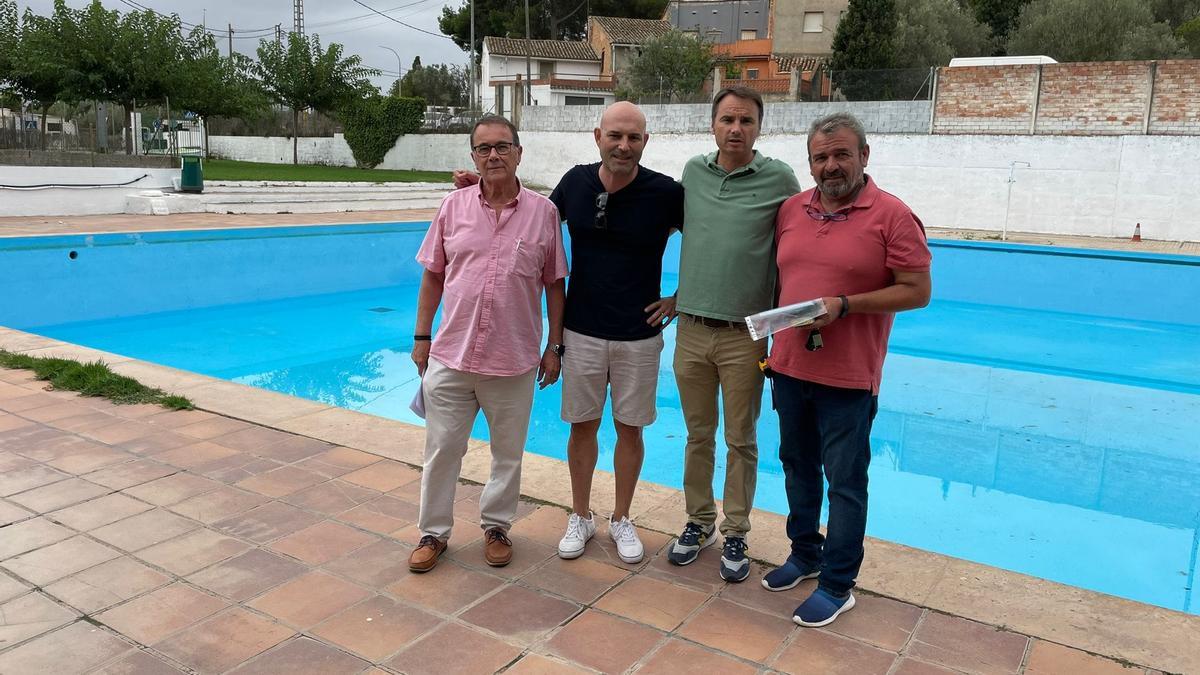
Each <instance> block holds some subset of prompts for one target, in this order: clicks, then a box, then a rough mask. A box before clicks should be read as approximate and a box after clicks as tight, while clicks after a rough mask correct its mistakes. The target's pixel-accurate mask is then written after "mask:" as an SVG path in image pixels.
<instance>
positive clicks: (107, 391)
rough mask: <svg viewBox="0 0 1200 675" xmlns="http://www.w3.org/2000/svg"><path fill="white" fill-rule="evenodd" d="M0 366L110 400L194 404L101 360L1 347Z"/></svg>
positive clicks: (173, 405)
mask: <svg viewBox="0 0 1200 675" xmlns="http://www.w3.org/2000/svg"><path fill="white" fill-rule="evenodd" d="M0 368H12V369H20V370H32V371H33V373H34V375H36V376H37V378H38V379H39V380H46V381H48V382H49V383H50V384H51V385H52V386H53V387H54V388H55V389H61V390H65V391H77V392H79V393H80V394H82V395H84V396H99V397H101V398H106V399H108V400H110V401H112V402H113V403H122V404H128V403H157V404H159V405H161V406H163V407H164V408H170V409H171V410H192V409H194V408H195V407H196V406H194V405H192V402H191V401H189V400H188V399H186V398H184V397H183V396H177V395H172V394H167V393H166V392H164V391H163V390H161V389H155V388H152V387H147V386H146V385H144V384H142V383H140V382H138V381H137V380H134V379H132V378H129V377H125V376H124V375H118V374H116V373H114V372H113V371H112V370H111V369H109V367H108V366H106V365H104V363H102V362H100V361H95V362H92V363H80V362H78V361H72V360H71V359H56V358H46V357H41V356H28V355H26V354H14V353H12V352H10V351H7V350H4V349H0Z"/></svg>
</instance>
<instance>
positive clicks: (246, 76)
mask: <svg viewBox="0 0 1200 675" xmlns="http://www.w3.org/2000/svg"><path fill="white" fill-rule="evenodd" d="M186 52H187V53H186V56H185V57H184V60H183V63H182V68H181V70H180V75H181V79H182V81H183V82H184V83H185V84H184V86H182V87H180V90H179V94H178V96H177V98H176V101H175V104H176V105H178V106H179V107H180V109H181V110H187V111H190V112H193V113H196V116H197V117H199V118H200V119H202V120H203V121H204V152H205V154H207V153H208V123H209V121H210V120H211V119H212V118H213V117H218V116H219V117H243V116H252V115H256V114H258V113H261V112H263V111H265V110H266V109H267V108H268V107H269V106H270V101H269V99H267V96H266V94H265V93H263V90H262V88H261V87H260V86H259V84H258V81H257V80H255V79H254V77H253V69H254V64H253V62H252V61H251V60H250V59H248V58H246V57H245V56H243V55H242V54H238V53H236V52H235V53H234V54H233V55H232V56H231V57H230V56H221V53H220V50H219V49H218V48H217V43H216V39H215V38H214V37H213V36H212V34H211V33H209V32H208V31H206V30H204V29H202V28H199V27H197V28H195V29H193V30H192V32H191V34H189V35H188V38H187V50H186Z"/></svg>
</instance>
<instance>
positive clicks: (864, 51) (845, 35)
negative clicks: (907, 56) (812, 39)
mask: <svg viewBox="0 0 1200 675" xmlns="http://www.w3.org/2000/svg"><path fill="white" fill-rule="evenodd" d="M896 19H897V15H896V2H895V0H850V6H849V8H848V9H847V10H846V16H845V17H844V18H843V19H842V20H841V21H840V22H839V23H838V27H837V32H836V33H834V36H833V55H832V56H831V57H830V59H829V67H830V68H831V69H833V70H880V69H885V68H895V67H896V51H895V47H894V46H893V45H894V39H895V34H896Z"/></svg>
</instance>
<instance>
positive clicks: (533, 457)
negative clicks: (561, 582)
mask: <svg viewBox="0 0 1200 675" xmlns="http://www.w3.org/2000/svg"><path fill="white" fill-rule="evenodd" d="M0 348H4V349H8V350H9V351H13V352H22V353H28V354H30V355H36V356H49V355H54V356H62V357H66V358H74V359H80V360H89V361H94V360H102V361H104V362H105V363H107V364H108V365H109V366H110V367H111V368H112V370H113V371H114V372H117V373H119V374H123V375H127V376H130V377H134V378H136V379H138V380H139V381H141V382H142V383H144V384H147V385H149V386H154V387H160V388H163V389H166V390H168V391H169V393H172V394H180V395H183V396H187V397H188V398H191V399H192V400H193V402H194V403H195V404H196V406H197V408H199V409H201V410H205V411H208V412H212V413H215V414H219V415H224V416H226V417H231V418H234V419H239V420H243V421H246V422H250V423H253V424H256V425H259V426H264V427H268V428H272V429H278V430H281V431H286V432H289V433H294V434H299V435H303V436H307V437H310V438H316V439H318V440H322V441H326V442H329V443H334V444H336V445H340V446H344V447H350V448H354V449H357V450H362V451H364V452H368V453H371V454H374V455H378V456H381V457H385V458H388V459H393V460H396V461H400V462H404V463H406V464H409V465H411V466H414V467H417V468H419V467H420V466H421V464H422V457H421V456H422V454H423V447H424V435H425V430H424V428H423V427H419V426H416V425H413V424H409V423H406V422H400V421H397V420H391V419H387V418H384V417H378V416H375V415H371V414H368V413H362V412H357V411H353V410H349V409H345V408H338V407H335V406H330V405H326V404H322V403H318V402H316V401H310V400H307V399H302V398H298V397H295V396H291V395H287V394H280V393H277V392H272V391H268V390H265V389H258V388H256V387H251V386H248V385H243V384H238V383H235V382H231V381H228V380H221V379H219V378H214V377H209V376H206V375H200V374H198V373H193V372H190V371H184V370H179V369H175V368H171V367H168V366H162V365H159V364H155V363H151V362H148V361H141V360H139V359H133V358H129V357H126V356H123V355H120V354H113V353H110V352H104V351H100V350H96V349H92V348H89V347H84V346H82V345H77V344H73V343H69V342H63V341H60V340H56V339H53V338H48V337H44V336H41V335H37V334H34V333H28V332H25V331H20V330H17V329H13V328H7V327H5V326H3V325H0ZM487 448H488V444H487V443H486V442H484V441H478V440H472V441H471V443H470V448H469V450H468V452H467V455H466V456H465V457H464V459H463V468H462V474H461V477H462V478H465V479H467V480H472V481H475V482H479V483H483V482H486V481H487V478H488V473H489V470H490V453H488V452H487ZM565 464H566V463H565V462H564V461H562V460H559V459H554V458H550V457H544V456H542V455H537V454H533V453H526V455H525V458H524V462H523V477H522V481H521V494H522V496H524V497H528V498H531V499H534V500H537V501H540V502H544V503H546V504H549V505H552V506H556V507H559V508H563V509H564V510H565V509H568V508H569V506H568V505H569V504H570V502H571V498H570V484H569V481H565V480H563V477H564V476H565V475H566V468H565ZM598 473H599V475H601V476H603V478H601V479H600V480H596V481H595V482H594V484H593V495H592V500H593V503H594V505H595V506H596V509H597V511H598V512H604V511H611V509H612V505H613V501H614V498H615V491H614V488H613V481H612V474H611V473H609V472H607V471H603V470H598ZM631 516H632V517H633V519H634V520H636V521H637V523H638V526H639V527H642V528H646V529H650V530H655V531H658V532H661V533H664V534H668V535H670V534H674V532H675V531H676V530H677V529H678V527H679V526H680V524H681V523H682V522H683V518H684V508H683V492H682V491H681V490H677V489H675V488H670V487H667V486H664V485H659V484H657V483H650V482H641V483H639V485H638V492H637V496H636V497H635V500H634V508H633V509H632V513H631ZM752 520H753V522H754V523H756V530H755V531H756V532H768V533H780V532H782V531H783V530H784V524H785V516H783V515H780V514H775V513H771V512H767V511H763V510H761V509H757V508H756V509H754V511H753V516H752ZM750 542H751V544H752V546H751V551H752V554H753V557H754V558H756V559H758V560H762V561H764V562H766V563H769V564H773V565H778V564H781V563H782V562H783V561H784V560H785V559H786V558H787V555H788V553H789V546H788V544H787V543H786V538H785V537H783V536H781V535H778V534H775V535H770V534H768V535H766V536H763V535H758V534H752V535H751V537H750ZM866 548H867V556H866V561H865V562H864V565H863V569H862V573H861V574H860V582H861V584H862V586H861V587H860V588H861V590H862V591H864V592H866V593H870V594H874V595H880V596H884V597H888V598H892V599H895V600H899V601H902V602H905V603H909V604H912V605H916V606H919V607H925V608H928V609H930V610H933V611H936V612H941V613H945V614H949V615H953V616H958V617H962V618H965V619H969V620H972V621H977V622H980V623H984V624H988V625H991V626H994V627H996V628H997V629H1000V630H1009V631H1014V632H1018V633H1022V634H1025V635H1029V636H1032V637H1036V638H1040V639H1042V640H1047V641H1050V642H1055V643H1058V644H1062V645H1065V646H1068V647H1072V648H1075V649H1080V650H1083V651H1086V652H1090V653H1093V654H1097V655H1100V656H1105V657H1107V658H1111V659H1118V660H1121V661H1124V662H1127V663H1132V664H1137V665H1138V666H1144V667H1149V668H1156V669H1159V670H1164V671H1168V672H1196V671H1200V641H1196V640H1195V639H1194V636H1195V635H1197V634H1200V615H1192V614H1186V613H1183V612H1180V611H1177V610H1171V609H1167V608H1163V607H1158V606H1155V605H1150V604H1146V603H1141V602H1138V601H1135V600H1128V599H1125V598H1119V597H1116V596H1111V595H1106V594H1103V593H1098V592H1096V591H1090V590H1087V589H1083V588H1078V587H1074V586H1068V585H1066V584H1061V583H1058V582H1053V581H1049V580H1046V579H1041V578H1038V577H1033V576H1029V575H1025V574H1020V573H1018V572H1011V571H1008V570H1003V569H1000V568H997V567H992V566H989V565H984V564H981V563H974V562H970V561H967V560H963V559H959V558H953V557H950V556H946V555H943V554H939V553H934V552H931V551H925V550H922V549H917V548H913V547H909V546H905V545H903V544H897V543H894V542H889V541H885V540H882V539H876V538H873V537H868V538H867V542H866ZM1097 564H1103V563H1102V561H1099V562H1097ZM1185 647H1187V648H1186V649H1184V648H1185Z"/></svg>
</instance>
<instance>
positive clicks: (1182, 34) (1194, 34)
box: [1175, 16, 1200, 59]
mask: <svg viewBox="0 0 1200 675" xmlns="http://www.w3.org/2000/svg"><path fill="white" fill-rule="evenodd" d="M1175 37H1176V38H1178V39H1179V41H1180V42H1182V43H1183V44H1184V46H1186V47H1187V49H1188V51H1189V52H1190V53H1191V55H1192V56H1193V57H1194V58H1197V59H1200V16H1197V17H1196V18H1194V19H1192V20H1191V21H1188V22H1187V23H1185V24H1183V25H1182V26H1180V27H1179V28H1177V29H1176V30H1175Z"/></svg>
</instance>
